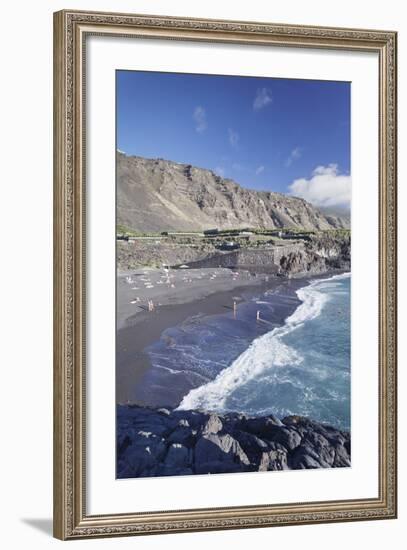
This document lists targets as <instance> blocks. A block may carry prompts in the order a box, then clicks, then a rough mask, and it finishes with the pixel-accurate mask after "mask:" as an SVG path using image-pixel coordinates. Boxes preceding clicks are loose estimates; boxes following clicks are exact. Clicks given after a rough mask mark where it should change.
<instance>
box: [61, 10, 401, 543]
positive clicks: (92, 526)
mask: <svg viewBox="0 0 407 550" xmlns="http://www.w3.org/2000/svg"><path fill="white" fill-rule="evenodd" d="M91 34H103V35H106V34H109V35H114V36H126V37H151V38H161V39H169V40H199V41H211V42H217V43H219V42H233V43H243V44H248V45H250V44H264V45H270V46H272V45H280V46H289V47H301V48H303V47H308V48H310V47H313V48H315V47H318V48H330V49H342V50H362V51H370V52H376V53H377V54H378V59H379V74H380V78H379V97H380V111H379V112H380V115H379V116H380V130H379V133H380V135H379V158H380V167H379V174H380V182H379V188H380V196H379V226H380V231H379V250H380V254H379V256H380V258H379V281H380V282H379V286H380V288H379V317H380V318H379V335H380V338H379V340H380V341H379V472H378V478H379V495H378V498H374V499H361V500H343V501H332V502H331V501H330V502H313V503H306V504H298V503H293V504H286V505H268V506H260V505H259V506H246V507H242V506H241V507H233V508H221V509H219V508H217V509H214V508H212V509H197V510H184V511H176V512H156V513H137V514H112V515H105V516H89V515H87V514H86V494H85V485H86V484H85V482H86V469H85V459H86V450H85V445H84V441H85V412H86V403H85V383H86V379H85V326H86V318H85V310H86V308H85V304H86V296H85V260H86V258H85V246H84V245H85V225H84V220H85V207H86V204H85V200H86V197H85V192H84V182H85V168H84V166H85V163H84V155H85V147H84V143H85V132H84V124H83V117H84V94H83V91H84V90H83V82H84V75H85V70H86V68H85V65H84V51H85V47H86V36H89V35H91ZM396 41H397V35H396V33H395V32H390V31H376V30H359V29H343V28H322V27H306V26H292V25H278V24H268V23H267V24H266V23H255V22H239V21H215V20H207V19H186V18H174V17H162V16H159V17H156V16H147V15H131V14H110V13H96V12H80V11H60V12H57V13H55V14H54V535H55V536H56V537H57V538H60V539H73V538H83V537H101V536H115V535H116V536H117V535H135V534H153V533H168V532H184V531H203V530H214V529H232V528H250V527H267V526H273V525H290V524H306V523H321V522H336V521H357V520H368V519H385V518H395V517H396V513H397V511H396V508H397V475H396V462H397V449H396V428H397V426H396V406H397V392H396V361H397V348H396V330H397V326H396V323H397V318H396V316H397V311H396V292H397V289H396V260H397V258H396V245H397V242H396V225H397V219H396V170H397V166H396V164H397V158H396V138H397V134H396Z"/></svg>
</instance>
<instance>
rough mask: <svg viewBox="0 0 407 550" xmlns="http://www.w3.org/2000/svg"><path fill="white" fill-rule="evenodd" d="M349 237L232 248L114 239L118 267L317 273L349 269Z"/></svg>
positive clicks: (326, 235) (327, 236)
mask: <svg viewBox="0 0 407 550" xmlns="http://www.w3.org/2000/svg"><path fill="white" fill-rule="evenodd" d="M350 253H351V238H350V233H349V232H343V233H342V234H341V232H335V234H330V232H327V233H324V232H319V233H317V234H315V235H311V236H310V237H309V240H307V241H297V242H294V243H287V244H285V245H279V246H273V245H271V244H266V245H263V246H262V247H253V248H252V247H245V248H241V249H239V250H234V251H232V252H220V251H219V250H216V248H215V246H214V245H211V244H210V243H201V244H197V243H194V244H190V245H189V246H184V245H177V244H175V243H173V244H167V243H165V242H159V243H157V244H156V243H154V242H151V241H144V242H143V241H137V242H136V243H135V244H133V243H126V242H120V241H119V242H118V243H117V264H118V267H119V269H122V270H127V269H135V268H138V267H140V266H145V265H149V266H152V267H160V266H162V264H169V265H171V266H173V267H174V266H177V265H178V266H179V265H182V264H188V265H189V267H191V268H203V267H219V266H221V267H228V268H233V269H247V270H251V271H256V272H265V273H278V274H280V275H285V276H302V275H317V274H319V273H326V272H327V271H333V270H335V269H340V270H346V271H347V270H349V269H350Z"/></svg>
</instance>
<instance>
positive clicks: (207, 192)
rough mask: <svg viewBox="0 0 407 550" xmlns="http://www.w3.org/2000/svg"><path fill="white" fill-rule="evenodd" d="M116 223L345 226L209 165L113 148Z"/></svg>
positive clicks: (146, 227)
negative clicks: (247, 185)
mask: <svg viewBox="0 0 407 550" xmlns="http://www.w3.org/2000/svg"><path fill="white" fill-rule="evenodd" d="M117 222H118V224H121V225H124V226H126V227H129V228H131V229H133V230H135V231H141V232H156V231H157V232H159V231H166V230H178V231H187V230H203V229H211V228H219V229H229V228H239V227H252V228H256V227H267V228H279V227H292V228H302V229H333V228H342V227H347V226H348V222H347V220H345V219H342V218H340V217H335V216H331V215H324V214H323V213H322V212H320V211H319V210H318V209H316V208H315V207H313V206H312V205H311V204H309V203H308V202H306V201H305V200H303V199H300V198H297V197H291V196H288V195H282V194H280V193H272V192H265V191H254V190H249V189H245V188H243V187H241V186H240V185H238V184H237V183H235V182H234V181H233V180H230V179H225V178H221V177H220V176H218V175H216V174H215V173H214V172H212V171H211V170H206V169H203V168H196V167H194V166H191V165H189V164H178V163H175V162H171V161H167V160H162V159H146V158H142V157H131V156H127V155H125V154H123V153H120V152H118V153H117Z"/></svg>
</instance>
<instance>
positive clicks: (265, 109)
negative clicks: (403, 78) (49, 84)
mask: <svg viewBox="0 0 407 550" xmlns="http://www.w3.org/2000/svg"><path fill="white" fill-rule="evenodd" d="M54 45H55V49H54V52H55V55H54V90H55V93H54V144H55V145H54V174H55V185H54V228H55V230H54V239H55V240H54V243H55V244H54V248H55V253H54V270H55V277H54V300H55V305H54V315H55V318H54V457H55V458H54V534H55V536H56V537H57V538H60V539H74V538H83V537H99V536H117V535H136V534H140V535H144V534H154V533H167V532H182V531H199V530H213V529H232V528H249V527H268V526H275V525H290V524H306V523H319V522H334V521H356V520H364V519H366V520H367V519H370V520H371V519H389V518H395V517H396V513H397V512H396V33H395V32H391V31H379V30H360V29H343V28H322V27H304V26H291V25H280V24H279V25H276V24H272V23H270V24H269V23H267V24H266V23H249V22H237V21H215V20H204V19H202V20H200V19H199V20H198V19H187V18H171V17H162V16H146V15H133V14H110V13H96V12H79V11H60V12H57V13H55V18H54Z"/></svg>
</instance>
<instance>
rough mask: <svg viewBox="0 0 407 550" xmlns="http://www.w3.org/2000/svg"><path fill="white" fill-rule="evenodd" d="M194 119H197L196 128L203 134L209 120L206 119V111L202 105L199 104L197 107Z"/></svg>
mask: <svg viewBox="0 0 407 550" xmlns="http://www.w3.org/2000/svg"><path fill="white" fill-rule="evenodd" d="M193 119H194V121H195V130H196V131H197V132H198V133H199V134H202V132H204V131H205V130H206V129H207V127H208V122H207V119H206V111H205V109H204V108H203V107H201V106H200V105H198V107H195V109H194V114H193Z"/></svg>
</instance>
